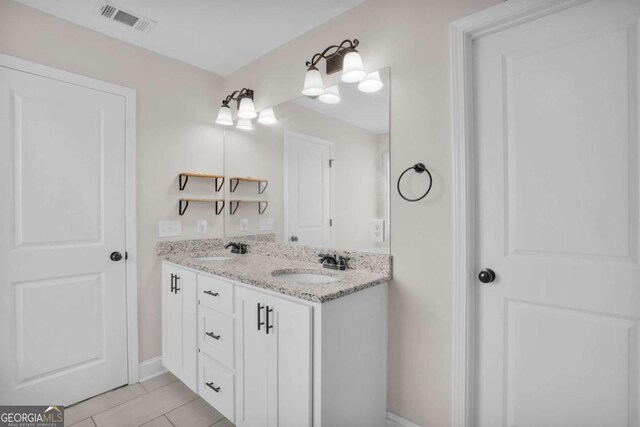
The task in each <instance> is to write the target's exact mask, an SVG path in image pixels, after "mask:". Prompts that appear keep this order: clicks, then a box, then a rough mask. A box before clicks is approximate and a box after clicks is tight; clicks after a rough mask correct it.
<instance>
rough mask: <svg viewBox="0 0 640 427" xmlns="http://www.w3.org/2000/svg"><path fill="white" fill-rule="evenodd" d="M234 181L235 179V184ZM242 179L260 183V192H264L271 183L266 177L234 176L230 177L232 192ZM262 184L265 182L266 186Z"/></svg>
mask: <svg viewBox="0 0 640 427" xmlns="http://www.w3.org/2000/svg"><path fill="white" fill-rule="evenodd" d="M234 181H235V185H234V184H233V183H234ZM240 181H244V182H257V183H258V194H262V193H264V190H266V189H267V186H268V185H269V181H268V180H266V179H262V178H253V177H251V176H234V177H232V178H229V189H230V190H231V192H232V193H233V192H234V191H236V188H237V187H238V184H239V183H240ZM262 184H264V186H263V185H262Z"/></svg>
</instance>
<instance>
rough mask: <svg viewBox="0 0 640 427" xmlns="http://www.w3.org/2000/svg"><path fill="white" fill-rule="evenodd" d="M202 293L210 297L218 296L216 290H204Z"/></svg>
mask: <svg viewBox="0 0 640 427" xmlns="http://www.w3.org/2000/svg"><path fill="white" fill-rule="evenodd" d="M204 293H205V294H207V295H211V296H212V297H217V296H218V293H217V292H211V291H204Z"/></svg>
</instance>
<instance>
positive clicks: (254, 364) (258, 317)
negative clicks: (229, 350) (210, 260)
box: [236, 288, 313, 427]
mask: <svg viewBox="0 0 640 427" xmlns="http://www.w3.org/2000/svg"><path fill="white" fill-rule="evenodd" d="M236 315H237V317H236V319H237V322H238V325H237V329H236V331H237V335H236V337H237V338H236V341H237V343H238V355H237V359H238V362H239V363H238V370H237V376H238V383H239V384H241V386H240V387H239V388H238V391H237V393H236V396H237V397H236V402H237V408H238V410H237V417H236V425H237V426H239V427H242V426H282V427H285V426H291V427H308V426H311V425H312V418H311V417H312V410H311V408H312V387H311V384H312V375H313V371H312V361H313V357H312V337H313V329H312V307H310V306H308V305H305V304H300V303H297V302H294V301H289V300H286V299H283V298H279V297H276V296H271V295H268V294H266V293H264V292H260V291H254V290H250V289H247V288H238V289H237V290H236ZM240 362H241V363H240Z"/></svg>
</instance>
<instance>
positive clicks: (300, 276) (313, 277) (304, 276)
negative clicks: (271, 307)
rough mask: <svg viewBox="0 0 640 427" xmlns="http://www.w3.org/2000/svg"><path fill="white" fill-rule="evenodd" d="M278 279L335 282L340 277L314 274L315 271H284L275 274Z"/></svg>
mask: <svg viewBox="0 0 640 427" xmlns="http://www.w3.org/2000/svg"><path fill="white" fill-rule="evenodd" d="M275 277H276V278H277V279H278V280H283V281H285V282H296V283H315V284H319V283H332V282H337V281H339V280H340V279H339V278H337V277H332V276H325V275H324V274H315V273H285V274H278V275H276V276H275Z"/></svg>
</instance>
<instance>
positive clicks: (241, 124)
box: [236, 119, 253, 130]
mask: <svg viewBox="0 0 640 427" xmlns="http://www.w3.org/2000/svg"><path fill="white" fill-rule="evenodd" d="M236 128H237V129H242V130H251V129H253V123H251V119H238V124H236Z"/></svg>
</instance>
